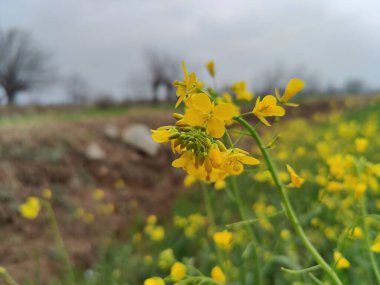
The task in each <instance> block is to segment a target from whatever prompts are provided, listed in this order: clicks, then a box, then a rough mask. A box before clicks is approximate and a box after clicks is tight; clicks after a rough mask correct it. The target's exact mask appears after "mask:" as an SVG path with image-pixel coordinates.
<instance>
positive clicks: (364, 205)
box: [361, 194, 380, 284]
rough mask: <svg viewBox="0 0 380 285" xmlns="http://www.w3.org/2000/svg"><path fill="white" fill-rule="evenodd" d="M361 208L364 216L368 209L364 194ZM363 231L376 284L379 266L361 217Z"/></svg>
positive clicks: (366, 225) (379, 274) (378, 277)
mask: <svg viewBox="0 0 380 285" xmlns="http://www.w3.org/2000/svg"><path fill="white" fill-rule="evenodd" d="M361 208H362V215H363V216H364V217H365V216H367V215H368V210H367V199H366V196H365V194H364V195H363V197H362V198H361ZM363 231H364V238H365V241H366V245H367V250H368V254H369V258H370V260H371V265H372V268H373V271H374V273H375V276H376V280H377V284H380V271H379V267H378V265H377V263H376V259H375V255H374V254H373V251H372V250H371V240H370V236H369V227H368V222H367V220H366V219H363Z"/></svg>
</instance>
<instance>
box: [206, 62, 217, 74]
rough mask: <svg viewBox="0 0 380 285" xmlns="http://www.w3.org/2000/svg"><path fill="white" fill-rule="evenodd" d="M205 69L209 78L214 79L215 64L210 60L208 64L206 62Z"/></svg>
mask: <svg viewBox="0 0 380 285" xmlns="http://www.w3.org/2000/svg"><path fill="white" fill-rule="evenodd" d="M206 68H207V71H208V73H209V74H210V76H211V77H215V63H214V61H213V60H210V61H209V62H207V64H206Z"/></svg>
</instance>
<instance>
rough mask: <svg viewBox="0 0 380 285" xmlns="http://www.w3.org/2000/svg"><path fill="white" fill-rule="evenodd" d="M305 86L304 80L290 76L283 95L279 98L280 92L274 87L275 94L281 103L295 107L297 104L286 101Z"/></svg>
mask: <svg viewBox="0 0 380 285" xmlns="http://www.w3.org/2000/svg"><path fill="white" fill-rule="evenodd" d="M304 87H305V82H304V81H302V80H301V79H299V78H292V79H290V80H289V82H288V84H287V85H286V88H285V93H284V95H283V96H282V97H281V98H280V94H279V92H278V89H277V88H276V89H275V91H276V96H277V98H278V100H279V101H280V102H281V103H283V104H284V105H287V106H290V107H297V106H298V104H294V103H288V101H289V100H290V99H291V98H293V97H294V96H295V95H297V94H298V93H299V92H300V91H301V90H302V89H303V88H304Z"/></svg>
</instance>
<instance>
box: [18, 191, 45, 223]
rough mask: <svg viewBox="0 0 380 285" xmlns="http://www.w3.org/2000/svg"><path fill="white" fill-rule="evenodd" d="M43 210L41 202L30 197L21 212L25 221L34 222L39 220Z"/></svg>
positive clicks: (22, 206)
mask: <svg viewBox="0 0 380 285" xmlns="http://www.w3.org/2000/svg"><path fill="white" fill-rule="evenodd" d="M40 210H41V204H40V200H38V198H36V197H33V196H31V197H28V199H27V200H26V202H25V203H24V204H22V205H20V207H19V211H20V213H21V216H23V217H24V218H25V219H29V220H33V219H35V218H37V216H38V214H39V212H40Z"/></svg>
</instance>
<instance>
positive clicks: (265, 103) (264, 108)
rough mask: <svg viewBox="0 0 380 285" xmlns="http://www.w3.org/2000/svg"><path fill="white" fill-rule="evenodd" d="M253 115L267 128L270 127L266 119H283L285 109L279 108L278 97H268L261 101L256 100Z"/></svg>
mask: <svg viewBox="0 0 380 285" xmlns="http://www.w3.org/2000/svg"><path fill="white" fill-rule="evenodd" d="M252 113H253V114H254V115H255V116H256V117H257V118H258V119H259V120H260V121H261V122H262V123H263V124H264V125H266V126H270V124H269V122H268V121H267V120H266V119H265V117H272V116H276V117H281V116H284V115H285V109H284V108H282V107H281V106H277V100H276V97H274V96H273V95H267V96H265V97H264V98H263V100H262V101H261V100H260V97H259V98H257V100H256V105H255V107H254V108H253V110H252Z"/></svg>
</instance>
